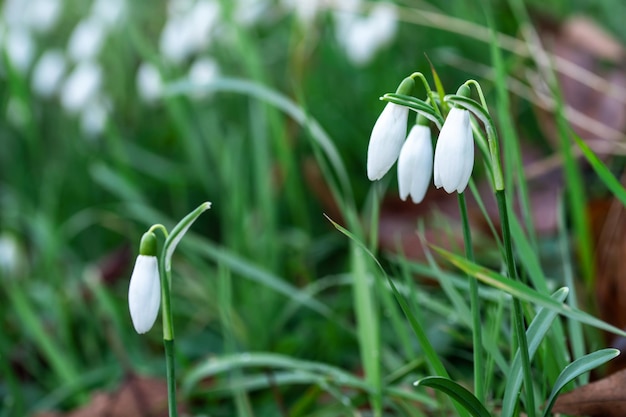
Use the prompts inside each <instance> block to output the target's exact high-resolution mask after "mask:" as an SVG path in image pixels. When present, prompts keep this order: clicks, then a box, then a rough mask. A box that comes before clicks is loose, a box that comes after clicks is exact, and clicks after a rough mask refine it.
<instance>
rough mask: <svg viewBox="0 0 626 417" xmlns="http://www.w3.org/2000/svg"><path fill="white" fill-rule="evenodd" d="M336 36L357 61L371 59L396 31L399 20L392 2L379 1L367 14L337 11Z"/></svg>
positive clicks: (367, 61) (353, 60) (361, 61)
mask: <svg viewBox="0 0 626 417" xmlns="http://www.w3.org/2000/svg"><path fill="white" fill-rule="evenodd" d="M335 21H336V26H335V30H336V36H337V40H338V41H339V43H340V45H342V47H343V48H344V49H345V50H346V54H347V55H348V58H349V59H350V60H351V61H352V62H353V63H354V64H356V65H365V64H367V63H369V62H370V61H371V60H372V58H374V56H375V55H376V53H377V52H378V51H379V50H380V48H381V47H383V46H385V45H387V44H388V43H389V42H390V41H391V40H393V37H394V36H395V34H396V30H397V26H398V20H397V16H396V11H395V8H394V7H393V6H392V5H391V4H389V3H377V4H376V5H375V6H374V8H373V9H372V10H371V12H370V14H369V15H368V16H366V17H360V16H358V15H355V14H352V13H346V12H339V13H336V14H335Z"/></svg>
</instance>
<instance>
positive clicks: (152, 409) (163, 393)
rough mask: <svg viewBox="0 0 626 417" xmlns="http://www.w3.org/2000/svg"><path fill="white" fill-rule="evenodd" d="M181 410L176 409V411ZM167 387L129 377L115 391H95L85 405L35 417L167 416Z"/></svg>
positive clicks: (156, 381)
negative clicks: (64, 412) (64, 411)
mask: <svg viewBox="0 0 626 417" xmlns="http://www.w3.org/2000/svg"><path fill="white" fill-rule="evenodd" d="M180 408H182V407H179V411H181V410H180ZM167 416H168V411H167V384H166V382H165V381H164V380H162V379H156V378H148V377H140V376H129V377H127V378H126V380H125V381H124V383H123V384H122V385H121V386H120V387H119V388H118V389H117V390H116V391H114V392H110V393H103V392H97V393H95V394H94V395H93V397H92V399H91V401H90V402H89V403H88V404H86V405H85V406H83V407H81V408H79V409H77V410H73V411H71V412H68V413H66V414H60V413H50V412H46V413H40V414H37V415H36V416H35V417H167Z"/></svg>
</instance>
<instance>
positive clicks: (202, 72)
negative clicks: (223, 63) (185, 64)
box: [189, 58, 220, 85]
mask: <svg viewBox="0 0 626 417" xmlns="http://www.w3.org/2000/svg"><path fill="white" fill-rule="evenodd" d="M219 74H220V68H219V66H218V65H217V62H215V60H213V59H211V58H199V59H197V60H196V61H195V62H194V63H193V64H192V65H191V68H189V81H191V83H192V84H195V85H206V84H208V83H210V82H211V81H213V80H214V79H215V78H217V77H218V76H219Z"/></svg>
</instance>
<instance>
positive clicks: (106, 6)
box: [90, 0, 126, 28]
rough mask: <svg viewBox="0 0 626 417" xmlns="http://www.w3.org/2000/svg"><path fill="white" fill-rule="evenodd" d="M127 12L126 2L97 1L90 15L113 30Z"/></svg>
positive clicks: (92, 6)
mask: <svg viewBox="0 0 626 417" xmlns="http://www.w3.org/2000/svg"><path fill="white" fill-rule="evenodd" d="M125 12H126V1H125V0H95V1H94V3H93V4H92V5H91V13H90V14H91V16H93V18H94V19H97V20H99V21H100V22H101V23H102V24H103V25H104V26H105V27H107V28H112V27H113V26H115V25H117V23H118V22H119V21H120V20H121V19H122V18H123V17H124V14H125Z"/></svg>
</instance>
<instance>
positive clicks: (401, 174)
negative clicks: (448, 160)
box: [398, 124, 433, 204]
mask: <svg viewBox="0 0 626 417" xmlns="http://www.w3.org/2000/svg"><path fill="white" fill-rule="evenodd" d="M432 173H433V144H432V142H431V139H430V128H429V127H428V126H423V125H420V124H416V125H415V126H413V127H412V128H411V131H410V132H409V136H408V137H407V138H406V141H405V142H404V145H403V146H402V149H401V150H400V156H399V157H398V188H399V191H400V198H401V199H402V200H403V201H404V200H406V198H407V197H408V196H409V195H410V196H411V200H413V202H414V203H415V204H417V203H420V202H421V201H422V200H423V199H424V196H425V195H426V189H427V188H428V184H429V183H430V178H431V177H432Z"/></svg>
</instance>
